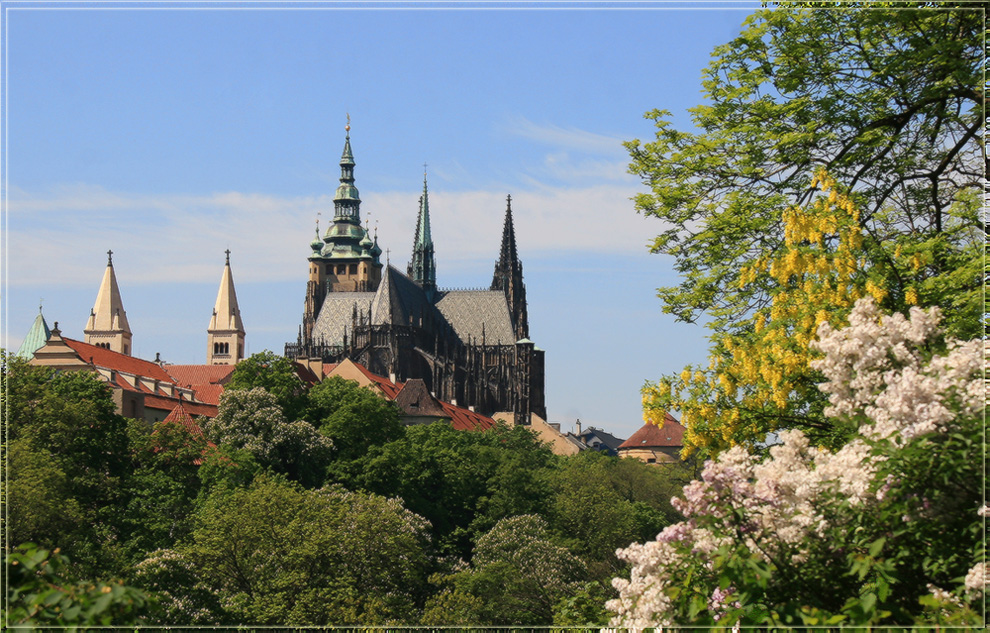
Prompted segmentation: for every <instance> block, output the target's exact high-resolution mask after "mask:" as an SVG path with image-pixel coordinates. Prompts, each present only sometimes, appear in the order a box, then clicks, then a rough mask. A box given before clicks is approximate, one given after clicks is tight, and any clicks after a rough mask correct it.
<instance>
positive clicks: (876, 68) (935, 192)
mask: <svg viewBox="0 0 990 633" xmlns="http://www.w3.org/2000/svg"><path fill="white" fill-rule="evenodd" d="M980 41H982V17H981V14H980V12H979V11H978V10H976V9H969V10H952V11H930V10H927V11H926V10H900V9H895V10H855V9H853V10H849V9H841V10H832V11H829V10H798V9H776V10H764V11H759V12H757V13H756V14H755V15H753V16H752V17H750V18H749V19H747V20H746V22H745V25H744V30H743V31H742V33H741V34H740V35H739V36H738V37H737V38H736V39H734V40H733V41H732V42H730V43H728V44H725V45H723V46H719V47H718V48H716V50H715V52H714V53H713V58H714V59H713V61H712V62H711V64H710V65H709V67H708V68H707V70H706V71H705V81H704V94H705V96H706V98H707V99H708V100H709V101H710V103H709V104H706V105H701V106H697V107H695V108H693V109H692V110H691V113H692V117H693V119H694V123H695V125H696V126H697V127H698V128H700V129H701V132H700V133H693V132H680V131H677V130H675V129H673V127H672V126H671V124H670V122H669V121H668V120H667V117H668V115H669V113H667V112H664V111H661V110H656V111H653V112H650V113H648V114H647V117H648V118H651V119H653V120H654V121H655V122H656V126H657V134H656V139H655V140H653V141H651V142H648V143H646V144H642V143H640V142H639V141H632V142H630V143H628V144H627V147H628V148H629V150H630V152H631V155H632V164H631V166H630V170H631V171H632V172H633V173H635V174H637V175H639V176H641V177H642V178H643V181H644V183H646V184H647V185H648V186H649V187H650V192H649V193H644V194H640V195H639V196H637V198H636V206H637V208H638V209H639V210H640V211H642V212H643V213H645V214H647V215H653V216H656V217H658V218H660V219H662V220H664V221H665V222H666V223H667V225H668V226H669V228H667V229H666V230H665V231H664V232H663V233H662V234H661V235H660V236H659V237H657V239H656V240H655V242H654V244H653V251H654V252H657V253H664V254H668V255H672V256H673V257H675V259H676V264H675V266H676V268H677V270H678V271H679V272H680V273H682V275H683V276H684V281H683V282H682V283H681V285H680V286H678V287H669V288H662V289H660V291H659V294H660V297H661V298H662V299H663V301H664V304H665V306H664V309H665V311H667V312H670V313H672V314H675V315H677V316H678V317H679V318H681V319H684V320H686V321H692V322H693V321H695V320H697V319H698V318H699V316H700V315H701V314H702V313H707V314H708V315H709V316H710V317H711V318H712V319H713V321H712V325H713V327H714V328H715V329H716V330H720V329H722V328H726V327H732V325H733V324H734V323H737V322H739V321H740V320H741V319H742V317H744V316H745V315H746V313H747V311H748V310H750V309H752V308H753V307H754V306H757V305H760V304H761V302H762V301H764V300H765V299H764V295H763V293H762V291H761V289H760V288H748V289H746V290H745V291H736V290H735V289H736V288H738V283H737V281H738V275H739V272H740V270H741V269H742V267H743V266H744V265H745V264H746V263H748V262H750V261H751V260H752V259H754V258H755V257H756V256H758V255H762V254H766V253H772V252H773V251H774V250H775V249H776V248H777V247H778V246H779V245H780V244H781V242H782V241H783V233H782V231H781V223H780V215H779V214H780V210H781V209H784V208H787V207H788V206H790V205H795V204H797V205H801V204H804V203H806V202H807V200H808V198H809V196H810V194H811V192H812V190H811V188H810V187H809V186H808V182H807V174H809V173H811V172H812V171H814V170H815V169H816V168H820V167H823V168H825V170H826V171H828V173H830V174H831V175H832V176H833V177H834V178H835V179H836V180H837V181H839V182H843V183H846V184H847V185H848V186H849V187H850V188H851V189H852V190H853V191H855V192H856V195H857V200H858V202H859V203H860V205H861V206H862V208H863V209H864V213H863V214H862V218H861V222H862V225H863V227H864V229H865V230H866V232H867V233H869V235H870V236H871V238H872V242H871V243H872V245H873V246H874V247H875V250H874V251H873V252H872V254H871V261H872V262H873V263H875V264H877V265H880V264H882V262H883V253H884V251H883V249H882V245H883V244H885V243H887V244H889V245H890V246H891V248H893V246H894V245H895V244H896V243H910V244H918V245H920V244H924V243H926V242H928V241H929V240H935V241H937V242H938V244H939V246H938V249H940V250H941V254H940V255H939V256H938V257H937V258H933V259H932V261H931V263H930V264H929V277H931V278H941V283H940V284H939V285H940V287H939V288H938V290H936V289H935V288H934V285H935V283H933V288H932V295H930V296H928V297H925V299H926V301H925V305H935V304H941V303H942V301H941V298H943V297H953V296H954V295H959V294H965V295H966V296H967V297H968V298H967V299H965V300H964V302H965V303H967V304H969V303H971V302H972V297H973V295H974V294H978V293H979V288H980V278H979V277H974V276H965V277H963V278H959V277H957V276H956V275H953V274H952V273H951V271H954V270H958V267H957V266H953V265H951V263H950V260H951V259H952V258H954V257H963V258H964V259H966V260H968V261H971V260H972V259H974V258H978V257H979V252H980V248H979V243H980V241H981V238H980V237H979V235H980V233H979V222H978V217H977V216H976V215H975V214H974V213H973V207H972V205H967V204H965V200H967V199H969V198H971V197H972V195H973V194H974V193H975V192H976V191H978V190H979V187H980V174H982V171H983V160H982V158H981V154H982V151H981V147H982V140H981V137H980V135H979V132H980V130H981V129H982V119H981V115H982V102H983V91H982V86H981V76H982V67H981V63H980V61H981V59H982V49H981V48H980V45H979V42H980ZM960 205H962V207H961V206H960ZM890 281H891V286H890V287H891V288H897V284H896V282H897V280H896V279H891V280H890ZM936 283H938V282H936ZM950 284H951V285H950ZM901 290H903V289H901ZM893 294H894V295H897V294H898V293H896V292H895V293H893ZM952 320H953V321H952V323H951V327H950V330H952V332H953V333H954V334H956V335H961V336H966V335H972V334H973V333H974V332H975V331H976V330H975V328H976V327H978V322H977V321H976V319H975V315H974V314H972V313H969V314H956V315H954V316H953V317H952Z"/></svg>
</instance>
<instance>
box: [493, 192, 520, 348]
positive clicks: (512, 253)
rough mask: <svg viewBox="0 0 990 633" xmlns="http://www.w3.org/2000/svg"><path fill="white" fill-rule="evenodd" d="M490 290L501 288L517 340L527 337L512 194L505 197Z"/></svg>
mask: <svg viewBox="0 0 990 633" xmlns="http://www.w3.org/2000/svg"><path fill="white" fill-rule="evenodd" d="M491 289H492V290H501V291H502V292H504V293H505V298H506V300H507V301H508V302H509V313H510V314H511V315H512V323H513V327H514V328H515V333H516V338H517V340H521V339H525V338H529V317H528V315H527V313H526V286H525V284H523V270H522V262H521V261H519V254H518V252H517V251H516V230H515V227H514V226H513V222H512V196H507V197H506V202H505V223H504V224H503V225H502V247H501V249H500V250H499V256H498V261H497V262H496V263H495V274H494V275H493V276H492V286H491Z"/></svg>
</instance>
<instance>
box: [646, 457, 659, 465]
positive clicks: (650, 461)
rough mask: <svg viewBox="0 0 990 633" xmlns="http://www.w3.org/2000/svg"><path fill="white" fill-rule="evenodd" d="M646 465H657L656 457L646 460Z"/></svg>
mask: <svg viewBox="0 0 990 633" xmlns="http://www.w3.org/2000/svg"><path fill="white" fill-rule="evenodd" d="M646 463H647V464H656V463H657V458H656V457H650V458H649V459H647V460H646Z"/></svg>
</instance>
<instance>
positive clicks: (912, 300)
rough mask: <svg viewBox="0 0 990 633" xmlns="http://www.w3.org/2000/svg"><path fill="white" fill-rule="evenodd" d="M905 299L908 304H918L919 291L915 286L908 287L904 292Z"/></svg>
mask: <svg viewBox="0 0 990 633" xmlns="http://www.w3.org/2000/svg"><path fill="white" fill-rule="evenodd" d="M904 301H905V303H907V304H908V305H912V306H916V305H918V293H917V291H915V289H914V288H908V289H907V290H906V291H905V292H904Z"/></svg>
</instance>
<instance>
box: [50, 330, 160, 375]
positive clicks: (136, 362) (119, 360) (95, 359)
mask: <svg viewBox="0 0 990 633" xmlns="http://www.w3.org/2000/svg"><path fill="white" fill-rule="evenodd" d="M62 340H63V341H65V344H66V345H68V346H69V347H71V348H72V350H73V351H74V352H75V353H76V354H78V355H79V358H81V359H82V360H83V361H84V362H87V363H90V364H92V365H95V366H97V367H104V368H106V369H115V370H117V371H122V372H126V373H128V374H137V375H138V376H147V377H148V378H156V379H158V380H164V381H165V382H175V381H174V380H172V377H171V376H169V375H168V374H167V373H165V370H164V369H162V368H161V367H160V366H159V365H158V364H157V363H153V362H151V361H147V360H141V359H140V358H134V357H133V356H128V355H127V354H121V353H120V352H114V351H111V350H108V349H104V348H102V347H97V346H96V345H90V344H89V343H83V342H82V341H75V340H72V339H71V338H65V337H62Z"/></svg>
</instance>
